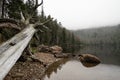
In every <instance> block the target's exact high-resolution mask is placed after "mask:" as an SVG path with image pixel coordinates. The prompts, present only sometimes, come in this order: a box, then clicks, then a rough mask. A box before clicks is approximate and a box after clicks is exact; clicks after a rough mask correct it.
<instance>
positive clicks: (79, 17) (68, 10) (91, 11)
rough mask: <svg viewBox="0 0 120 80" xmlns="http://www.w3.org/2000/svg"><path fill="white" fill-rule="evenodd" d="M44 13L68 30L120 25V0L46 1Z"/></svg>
mask: <svg viewBox="0 0 120 80" xmlns="http://www.w3.org/2000/svg"><path fill="white" fill-rule="evenodd" d="M44 11H45V14H46V15H49V14H50V15H51V16H52V17H54V18H55V19H57V20H58V21H59V22H61V23H62V24H63V26H64V27H66V28H67V29H74V30H76V29H84V28H91V27H98V26H104V25H115V24H119V23H120V0H44Z"/></svg>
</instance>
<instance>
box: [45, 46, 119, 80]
mask: <svg viewBox="0 0 120 80" xmlns="http://www.w3.org/2000/svg"><path fill="white" fill-rule="evenodd" d="M94 49H95V48H94ZM112 49H113V48H111V49H105V50H106V51H103V49H102V50H101V49H98V48H96V49H95V50H93V49H89V48H86V49H83V50H80V52H79V53H85V52H87V53H88V52H89V53H94V55H97V56H99V57H100V59H101V61H102V63H101V64H99V65H97V66H94V67H85V66H84V65H83V64H82V63H81V62H80V61H79V60H75V59H70V60H68V59H63V60H61V61H58V62H56V63H54V64H53V65H51V66H50V67H49V69H48V70H47V71H46V74H45V76H44V78H43V79H44V80H120V56H119V54H118V53H115V52H114V51H113V52H114V54H113V56H112V54H111V52H112V51H110V50H112ZM107 50H108V52H107ZM95 51H96V52H95ZM104 52H105V53H104ZM116 52H117V51H116Z"/></svg>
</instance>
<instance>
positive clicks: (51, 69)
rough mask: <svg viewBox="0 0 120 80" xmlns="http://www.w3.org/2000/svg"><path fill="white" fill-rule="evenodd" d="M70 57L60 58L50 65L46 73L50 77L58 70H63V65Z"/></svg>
mask: <svg viewBox="0 0 120 80" xmlns="http://www.w3.org/2000/svg"><path fill="white" fill-rule="evenodd" d="M68 60H69V59H62V60H59V61H57V62H55V63H53V64H52V65H50V66H49V67H48V69H47V70H46V72H45V75H46V76H47V77H48V78H50V75H51V74H53V73H57V71H58V70H61V68H62V66H63V65H64V64H65V63H66V62H67V61H68Z"/></svg>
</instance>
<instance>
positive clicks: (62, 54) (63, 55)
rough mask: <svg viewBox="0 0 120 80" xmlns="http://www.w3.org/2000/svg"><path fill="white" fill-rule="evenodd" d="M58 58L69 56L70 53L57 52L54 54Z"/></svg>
mask: <svg viewBox="0 0 120 80" xmlns="http://www.w3.org/2000/svg"><path fill="white" fill-rule="evenodd" d="M54 56H55V57H56V58H68V54H65V53H61V54H55V55H54Z"/></svg>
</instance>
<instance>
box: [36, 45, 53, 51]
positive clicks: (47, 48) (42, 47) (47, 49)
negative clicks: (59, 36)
mask: <svg viewBox="0 0 120 80" xmlns="http://www.w3.org/2000/svg"><path fill="white" fill-rule="evenodd" d="M38 51H39V52H51V49H50V47H49V46H46V45H40V46H39V47H38Z"/></svg>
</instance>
